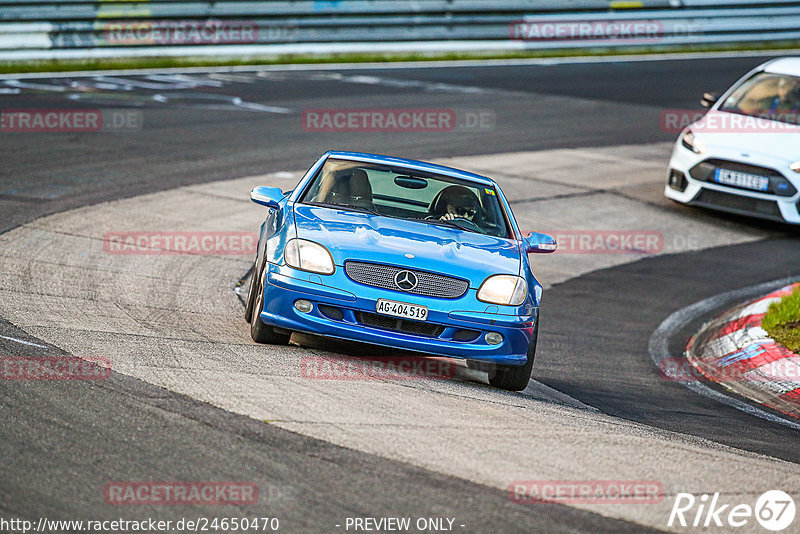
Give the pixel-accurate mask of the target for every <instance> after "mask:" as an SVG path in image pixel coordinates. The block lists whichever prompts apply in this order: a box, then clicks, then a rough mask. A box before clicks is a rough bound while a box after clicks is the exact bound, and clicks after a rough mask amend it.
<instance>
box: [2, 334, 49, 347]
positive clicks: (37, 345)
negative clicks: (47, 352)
mask: <svg viewBox="0 0 800 534" xmlns="http://www.w3.org/2000/svg"><path fill="white" fill-rule="evenodd" d="M0 338H3V339H7V340H9V341H13V342H15V343H21V344H23V345H30V346H31V347H39V348H42V349H46V348H47V345H40V344H39V343H32V342H30V341H24V340H22V339H17V338H15V337H9V336H0Z"/></svg>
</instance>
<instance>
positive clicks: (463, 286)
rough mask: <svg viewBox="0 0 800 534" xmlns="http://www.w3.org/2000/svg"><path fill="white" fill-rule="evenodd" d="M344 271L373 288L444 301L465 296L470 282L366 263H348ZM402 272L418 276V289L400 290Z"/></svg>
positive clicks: (355, 279) (353, 278)
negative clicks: (399, 280)
mask: <svg viewBox="0 0 800 534" xmlns="http://www.w3.org/2000/svg"><path fill="white" fill-rule="evenodd" d="M344 271H345V273H347V276H348V277H350V279H351V280H353V281H355V282H358V283H359V284H364V285H367V286H372V287H380V288H383V289H391V290H394V291H400V292H403V293H411V294H413V295H423V296H426V297H439V298H444V299H457V298H459V297H461V296H463V295H464V293H466V292H467V289H468V288H469V282H468V281H466V280H462V279H461V278H453V277H451V276H444V275H442V274H435V273H429V272H427V271H417V270H414V269H404V268H403V267H394V266H392V265H383V264H380V263H364V262H358V261H346V262H345V263H344ZM401 271H411V272H412V273H414V274H415V275H416V276H417V287H415V288H414V289H411V290H409V291H405V290H403V289H401V288H399V287H398V286H397V285H395V283H394V278H395V275H396V274H397V273H399V272H401Z"/></svg>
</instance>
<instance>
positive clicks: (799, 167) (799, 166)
mask: <svg viewBox="0 0 800 534" xmlns="http://www.w3.org/2000/svg"><path fill="white" fill-rule="evenodd" d="M789 168H790V169H792V170H793V171H794V172H800V161H795V162H794V163H792V164H791V165H789Z"/></svg>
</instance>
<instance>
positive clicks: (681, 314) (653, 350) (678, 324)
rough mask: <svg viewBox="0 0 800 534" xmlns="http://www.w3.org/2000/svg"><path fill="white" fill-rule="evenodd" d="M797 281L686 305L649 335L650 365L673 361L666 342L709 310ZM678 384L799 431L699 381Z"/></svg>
mask: <svg viewBox="0 0 800 534" xmlns="http://www.w3.org/2000/svg"><path fill="white" fill-rule="evenodd" d="M797 278H798V277H797V276H792V277H789V278H782V279H780V280H773V281H772V282H765V283H763V284H758V285H754V286H750V287H745V288H742V289H735V290H733V291H728V292H727V293H722V294H720V295H715V296H713V297H709V298H707V299H705V300H701V301H700V302H695V303H694V304H692V305H691V306H687V307H685V308H683V309H680V310H678V311H676V312H675V313H673V314H672V315H670V316H669V317H667V318H666V319H664V322H662V323H661V324H660V325H658V328H656V331H655V332H653V335H652V336H650V342H649V343H648V351H649V352H650V358H651V359H652V360H653V363H655V364H656V367H658V368H659V369H663V368H664V367H663V364H662V362H663V361H664V360H665V359H667V358H672V356H671V355H670V352H669V340H670V338H671V337H672V336H673V335H674V334H675V333H676V332H678V331H679V330H680V329H682V328H683V327H684V326H686V325H687V324H689V323H690V322H692V321H694V320H695V319H697V318H698V317H700V316H702V315H704V314H706V313H709V312H711V311H712V310H715V309H717V308H720V307H721V306H723V305H725V303H728V302H737V301H742V300H747V299H749V298H753V297H756V296H758V295H761V294H763V293H768V292H770V291H772V290H774V289H778V288H780V287H783V286H785V285H787V284H790V283H793V282H796V281H797ZM679 382H680V384H682V385H683V386H685V387H686V388H688V389H690V390H692V391H694V392H695V393H697V394H699V395H703V396H704V397H707V398H709V399H712V400H715V401H717V402H719V403H721V404H725V405H726V406H730V407H731V408H735V409H737V410H740V411H742V412H745V413H747V414H750V415H753V416H755V417H759V418H761V419H765V420H767V421H770V422H772V423H778V424H779V425H784V426H788V427H789V428H794V429H796V430H800V423H798V422H795V421H789V420H786V419H784V418H782V417H778V416H777V415H775V414H772V413H769V412H767V411H765V410H762V409H761V408H758V407H756V406H753V405H751V404H748V403H746V402H743V401H740V400H739V399H736V398H733V397H728V396H727V395H724V394H722V393H720V392H719V391H717V390H715V389H712V388H710V387H708V386H706V385H705V384H702V383H700V382H692V381H685V380H683V381H679Z"/></svg>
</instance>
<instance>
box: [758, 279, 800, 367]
mask: <svg viewBox="0 0 800 534" xmlns="http://www.w3.org/2000/svg"><path fill="white" fill-rule="evenodd" d="M761 327H762V328H763V329H764V330H766V331H767V333H768V334H769V335H770V337H771V338H772V339H774V340H775V341H777V342H778V343H780V344H781V345H783V346H784V347H786V348H787V349H789V350H791V351H792V352H794V353H797V354H800V287H798V288H797V289H796V290H795V291H794V293H792V294H791V295H787V296H785V297H783V298H782V299H781V300H779V301H778V302H773V303H772V304H771V305H770V307H769V310H767V314H766V315H765V316H764V321H763V323H762V324H761Z"/></svg>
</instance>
